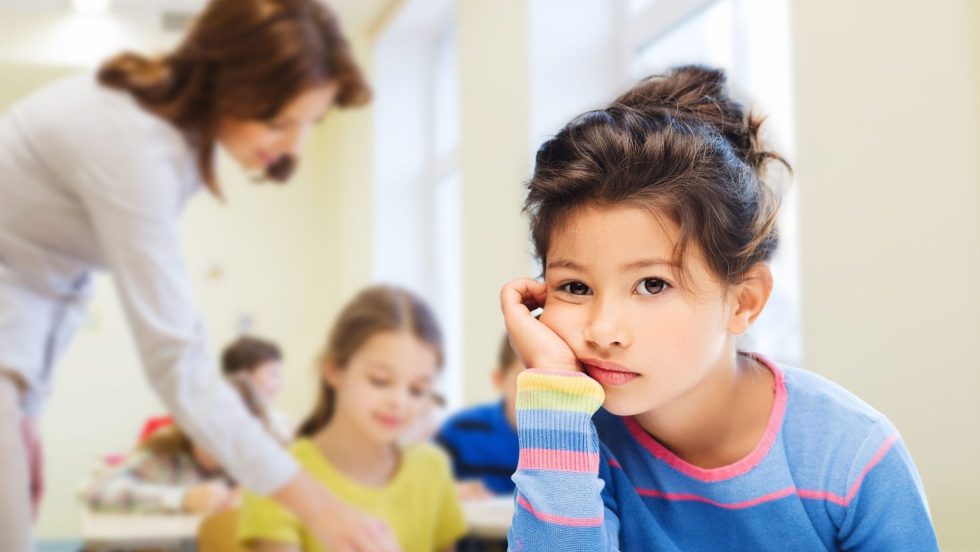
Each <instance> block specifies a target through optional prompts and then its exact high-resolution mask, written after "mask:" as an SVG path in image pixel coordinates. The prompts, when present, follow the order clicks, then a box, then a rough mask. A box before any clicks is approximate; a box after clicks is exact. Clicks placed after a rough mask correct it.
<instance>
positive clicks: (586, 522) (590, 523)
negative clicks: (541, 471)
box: [517, 496, 602, 527]
mask: <svg viewBox="0 0 980 552" xmlns="http://www.w3.org/2000/svg"><path fill="white" fill-rule="evenodd" d="M517 503H518V504H520V505H521V508H524V509H525V510H527V511H528V513H530V514H531V515H532V516H534V517H536V518H538V519H540V520H541V521H546V522H548V523H553V524H555V525H564V526H565V527H599V526H600V525H602V516H599V517H592V518H574V517H568V516H559V515H555V514H546V513H544V512H539V511H538V510H535V509H534V506H531V503H530V502H528V501H527V500H526V499H525V498H524V497H523V496H518V497H517Z"/></svg>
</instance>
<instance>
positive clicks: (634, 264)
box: [620, 257, 678, 272]
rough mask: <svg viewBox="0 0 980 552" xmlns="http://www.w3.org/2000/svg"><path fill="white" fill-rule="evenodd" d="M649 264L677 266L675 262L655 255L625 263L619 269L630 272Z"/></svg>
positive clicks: (648, 266)
mask: <svg viewBox="0 0 980 552" xmlns="http://www.w3.org/2000/svg"><path fill="white" fill-rule="evenodd" d="M651 266H666V267H668V268H678V265H677V263H675V262H672V261H668V260H667V259H661V258H659V257H656V258H652V259H640V260H638V261H633V262H631V263H626V264H624V265H622V266H620V270H622V271H623V272H630V271H633V270H639V269H641V268H650V267H651Z"/></svg>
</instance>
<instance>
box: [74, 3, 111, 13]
mask: <svg viewBox="0 0 980 552" xmlns="http://www.w3.org/2000/svg"><path fill="white" fill-rule="evenodd" d="M109 2H110V0H71V7H72V8H74V10H75V11H76V12H78V13H106V12H108V11H109Z"/></svg>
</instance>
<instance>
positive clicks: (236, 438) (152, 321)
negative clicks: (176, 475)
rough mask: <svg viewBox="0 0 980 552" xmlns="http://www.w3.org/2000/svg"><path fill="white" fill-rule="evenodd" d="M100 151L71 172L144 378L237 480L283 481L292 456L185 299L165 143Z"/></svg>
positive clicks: (260, 484)
mask: <svg viewBox="0 0 980 552" xmlns="http://www.w3.org/2000/svg"><path fill="white" fill-rule="evenodd" d="M119 138H120V140H121V141H122V142H125V140H126V139H127V137H126V136H120V137H119ZM143 138H144V140H145V137H143ZM102 153H104V154H105V156H104V157H103V158H102V159H101V163H96V162H94V161H95V160H92V159H90V160H86V161H88V162H85V161H83V162H81V163H79V165H78V166H76V167H75V168H74V170H75V179H74V180H75V184H76V186H77V187H78V190H77V192H78V193H79V194H80V196H81V200H82V201H83V203H84V205H85V208H86V210H87V211H88V213H89V216H90V217H91V220H92V224H93V226H94V228H95V233H96V236H97V240H98V243H99V246H100V248H101V251H102V253H103V255H104V257H105V262H106V264H107V266H108V268H109V270H110V271H111V273H112V276H113V279H114V281H115V285H116V288H117V290H118V292H119V295H120V299H121V301H122V304H123V307H124V309H125V312H126V317H127V319H128V321H129V326H130V328H131V331H132V334H133V336H134V338H135V340H136V345H137V348H138V349H139V354H140V359H141V361H142V364H143V367H144V370H145V373H146V376H147V378H148V380H149V383H150V385H151V386H152V388H153V389H154V391H155V392H156V393H157V395H158V396H159V397H160V399H161V400H162V401H163V402H164V404H165V405H166V406H167V408H168V410H169V411H170V413H171V414H172V415H173V416H174V418H175V419H176V421H177V423H178V424H179V425H180V427H181V428H182V429H183V430H184V431H186V432H187V433H188V434H189V435H190V436H191V438H192V439H193V440H195V441H197V442H199V443H201V444H202V445H203V446H204V447H205V448H206V449H208V450H209V451H210V452H211V453H212V454H214V455H215V456H216V457H217V458H218V460H219V461H220V462H221V464H222V466H224V467H225V469H226V470H227V471H228V472H229V473H230V474H231V475H232V476H233V477H234V478H235V479H236V480H237V481H238V482H239V483H241V484H242V485H244V486H246V487H248V488H249V489H251V490H253V491H255V492H257V493H261V494H268V493H271V492H272V491H275V490H277V489H279V488H281V487H282V486H283V485H284V484H286V483H287V482H288V480H289V479H291V478H292V477H293V475H295V473H296V471H297V469H298V468H297V465H296V463H295V461H294V460H293V459H292V458H291V457H290V456H289V455H288V454H287V452H286V451H285V450H283V449H282V448H281V447H280V446H279V445H278V444H276V442H275V441H274V440H273V439H272V438H271V437H270V436H269V435H268V434H267V433H266V432H265V431H264V430H263V428H262V426H261V424H260V423H259V422H258V421H257V420H256V419H255V418H253V417H252V416H251V415H250V414H249V413H248V412H247V411H246V409H245V407H244V405H243V403H242V401H241V400H240V399H239V397H238V396H237V394H236V393H235V392H234V391H233V390H232V389H231V388H230V387H229V386H228V385H227V383H225V381H224V379H223V378H222V377H221V376H220V374H219V373H218V369H217V366H216V365H215V364H214V361H213V357H212V355H211V353H210V351H209V350H208V347H207V344H206V336H205V331H204V327H203V324H202V320H201V317H200V315H199V314H198V312H197V310H196V308H195V307H194V305H193V304H192V301H191V289H190V282H189V278H188V276H187V272H186V269H185V267H184V264H183V260H182V258H181V254H180V243H179V242H180V238H179V233H178V228H177V217H178V215H179V211H180V207H181V185H182V182H181V179H180V176H179V171H178V167H179V166H180V165H179V164H177V163H176V162H175V159H174V157H173V156H174V155H175V152H174V150H173V147H172V146H171V147H167V145H166V144H165V143H154V142H153V141H144V142H142V143H140V144H136V145H130V144H125V143H120V144H119V145H118V149H116V150H114V151H113V150H111V149H110V151H105V150H103V152H102ZM100 157H101V156H100Z"/></svg>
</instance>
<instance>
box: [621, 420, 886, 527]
mask: <svg viewBox="0 0 980 552" xmlns="http://www.w3.org/2000/svg"><path fill="white" fill-rule="evenodd" d="M896 442H898V435H892V436H891V437H889V438H887V439H885V442H884V443H882V445H881V447H879V448H878V451H877V452H875V454H874V456H872V457H871V460H869V461H868V463H867V464H866V465H865V466H864V469H863V470H861V474H860V475H859V476H858V478H857V479H856V480H855V481H854V483H852V484H851V487H850V489H848V491H847V496H840V495H838V494H834V493H832V492H830V491H817V490H810V489H797V488H796V487H787V488H785V489H780V490H778V491H774V492H771V493H769V494H765V495H762V496H760V497H756V498H753V499H749V500H743V501H741V502H718V501H716V500H712V499H710V498H708V497H705V496H701V495H697V494H693V493H669V492H664V491H658V490H656V489H642V488H639V487H637V488H636V492H637V494H639V495H640V496H649V497H653V498H660V499H663V500H671V501H688V502H703V503H705V504H711V505H712V506H717V507H719V508H725V509H727V510H741V509H743V508H751V507H753V506H758V505H759V504H763V503H766V502H772V501H773V500H779V499H780V498H785V497H787V496H790V495H793V494H795V495H797V496H799V497H800V498H805V499H808V500H826V501H827V502H832V503H834V504H837V505H838V506H842V507H844V508H846V507H848V506H849V505H850V504H851V501H852V500H853V499H854V497H855V496H857V493H858V491H859V490H860V489H861V483H862V482H864V478H865V477H866V476H867V475H868V473H869V472H870V471H871V470H872V469H874V467H875V466H877V465H878V463H879V462H881V460H882V459H883V458H884V457H885V455H886V454H888V451H890V450H891V449H892V447H893V446H894V445H895V443H896Z"/></svg>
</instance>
